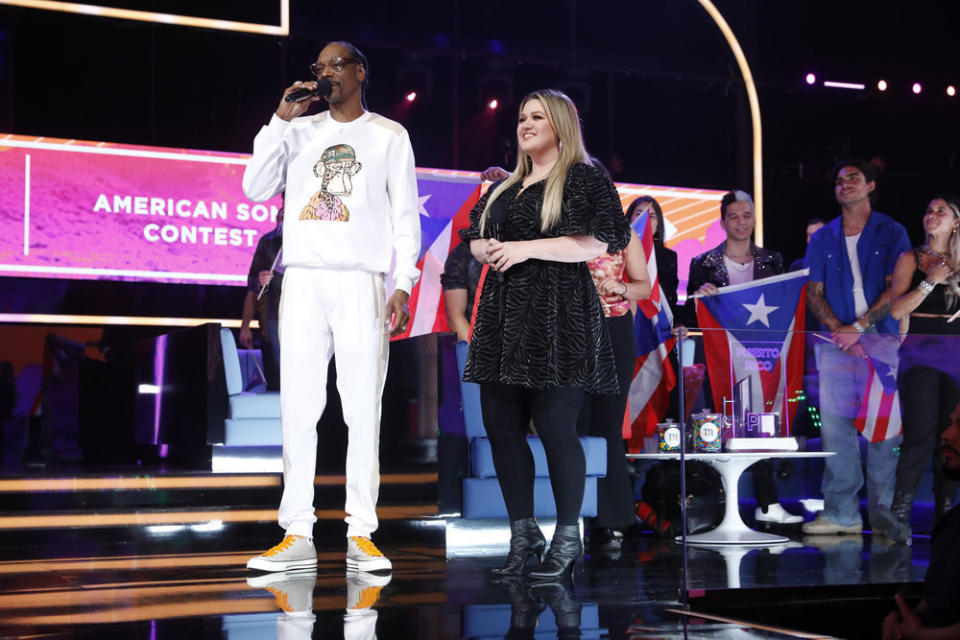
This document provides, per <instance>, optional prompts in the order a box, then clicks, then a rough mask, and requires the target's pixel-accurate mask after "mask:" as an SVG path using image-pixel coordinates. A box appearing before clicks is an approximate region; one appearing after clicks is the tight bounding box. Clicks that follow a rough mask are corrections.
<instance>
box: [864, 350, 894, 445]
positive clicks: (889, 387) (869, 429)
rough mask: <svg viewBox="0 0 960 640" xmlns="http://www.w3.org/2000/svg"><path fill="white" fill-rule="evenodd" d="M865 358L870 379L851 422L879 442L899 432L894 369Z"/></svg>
mask: <svg viewBox="0 0 960 640" xmlns="http://www.w3.org/2000/svg"><path fill="white" fill-rule="evenodd" d="M867 362H868V364H869V367H870V382H869V383H868V385H867V392H866V393H865V394H864V395H863V403H862V404H861V405H860V413H859V414H857V417H856V419H855V420H854V421H853V425H854V426H855V427H856V428H857V430H858V431H859V432H860V433H861V434H863V437H864V438H866V439H867V440H868V441H870V442H883V441H884V440H889V439H890V438H895V437H897V436H899V435H900V434H901V433H903V423H902V422H901V420H900V393H899V392H898V391H897V369H896V366H891V365H889V364H887V363H885V362H881V361H880V360H877V359H876V358H873V357H868V358H867Z"/></svg>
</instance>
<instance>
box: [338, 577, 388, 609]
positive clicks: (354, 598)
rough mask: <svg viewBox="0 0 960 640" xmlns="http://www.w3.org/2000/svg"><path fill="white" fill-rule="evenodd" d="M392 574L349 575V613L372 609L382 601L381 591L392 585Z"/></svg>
mask: <svg viewBox="0 0 960 640" xmlns="http://www.w3.org/2000/svg"><path fill="white" fill-rule="evenodd" d="M391 577H392V576H391V575H390V574H386V575H375V574H372V573H351V574H348V575H347V611H350V612H358V611H363V610H365V609H370V608H371V607H373V605H375V604H377V600H379V599H380V590H381V589H383V588H384V587H385V586H387V585H388V584H390V579H391Z"/></svg>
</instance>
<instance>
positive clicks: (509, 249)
mask: <svg viewBox="0 0 960 640" xmlns="http://www.w3.org/2000/svg"><path fill="white" fill-rule="evenodd" d="M529 258H530V254H529V253H528V252H527V244H526V243H525V242H500V241H499V240H494V239H492V238H491V239H490V240H488V241H487V262H488V263H490V268H491V269H493V270H494V271H500V272H503V271H506V270H507V269H509V268H510V267H512V266H513V265H516V264H520V263H521V262H525V261H527V260H528V259H529Z"/></svg>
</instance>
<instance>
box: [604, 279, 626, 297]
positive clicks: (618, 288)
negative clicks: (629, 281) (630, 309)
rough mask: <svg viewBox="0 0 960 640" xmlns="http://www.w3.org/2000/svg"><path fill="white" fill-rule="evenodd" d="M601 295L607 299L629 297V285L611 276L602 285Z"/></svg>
mask: <svg viewBox="0 0 960 640" xmlns="http://www.w3.org/2000/svg"><path fill="white" fill-rule="evenodd" d="M600 293H602V294H603V295H605V296H607V297H614V298H624V297H625V296H626V295H627V285H626V284H625V283H624V282H623V281H621V280H620V279H619V278H614V277H613V276H609V277H607V278H604V279H603V282H601V283H600Z"/></svg>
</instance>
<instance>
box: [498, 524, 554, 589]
mask: <svg viewBox="0 0 960 640" xmlns="http://www.w3.org/2000/svg"><path fill="white" fill-rule="evenodd" d="M546 546H547V541H546V539H545V538H544V537H543V532H542V531H540V527H539V526H538V525H537V521H536V519H534V518H524V519H523V520H514V521H513V522H511V523H510V552H509V553H508V554H507V560H506V562H504V563H503V566H502V567H500V568H499V569H493V570H492V571H491V573H492V574H493V575H495V576H515V575H519V574H521V573H523V570H524V568H525V567H526V566H527V561H528V560H530V557H531V556H536V558H537V559H538V560H541V559H543V550H544V548H546Z"/></svg>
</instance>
